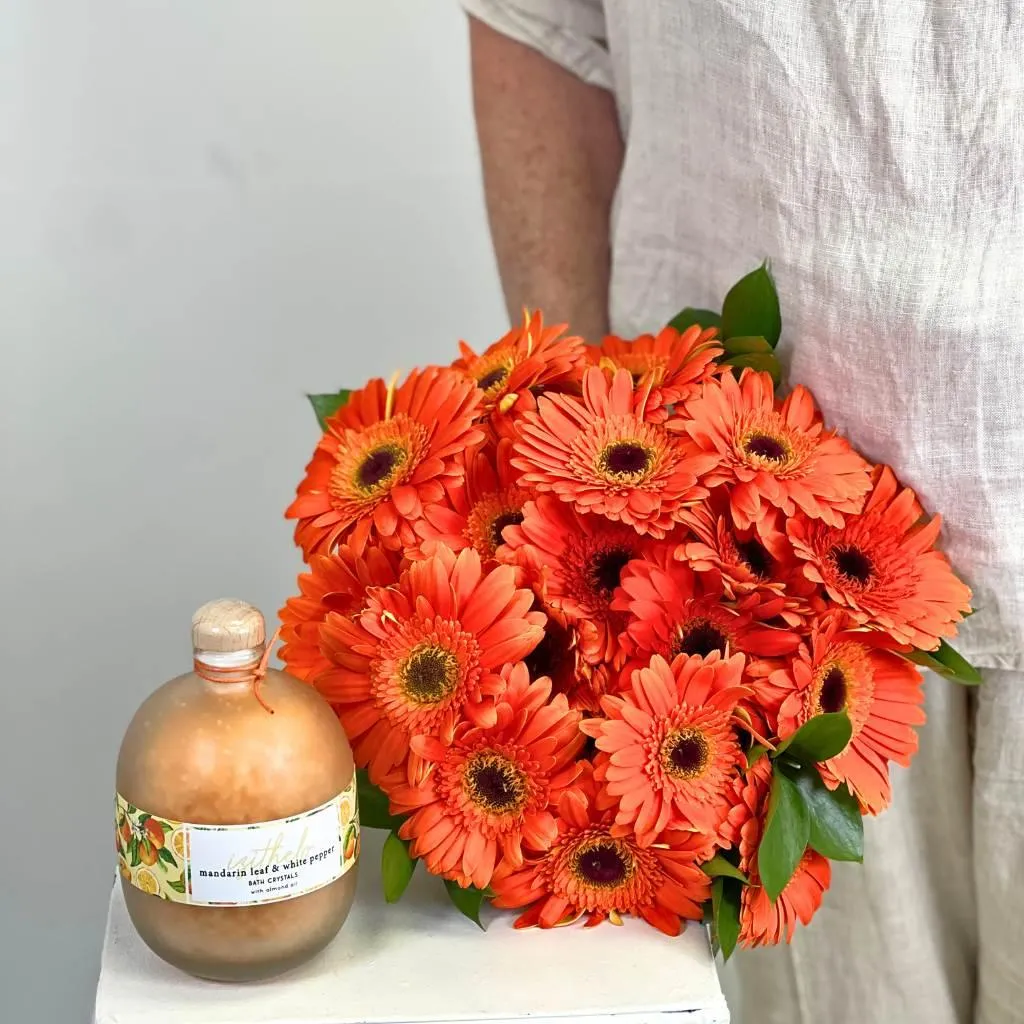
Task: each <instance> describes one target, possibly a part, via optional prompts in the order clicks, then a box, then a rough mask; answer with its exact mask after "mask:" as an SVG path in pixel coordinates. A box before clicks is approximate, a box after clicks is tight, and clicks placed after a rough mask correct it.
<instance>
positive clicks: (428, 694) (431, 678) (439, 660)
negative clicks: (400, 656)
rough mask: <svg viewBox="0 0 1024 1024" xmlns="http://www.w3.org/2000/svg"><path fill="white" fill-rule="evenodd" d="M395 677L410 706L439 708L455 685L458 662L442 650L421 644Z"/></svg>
mask: <svg viewBox="0 0 1024 1024" xmlns="http://www.w3.org/2000/svg"><path fill="white" fill-rule="evenodd" d="M398 677H399V681H400V683H401V687H402V692H403V693H404V694H405V696H406V697H407V698H408V699H409V700H410V701H411V702H412V703H414V704H421V705H422V704H440V703H441V702H442V701H444V700H446V699H447V698H448V697H450V696H451V695H452V693H454V692H455V688H456V687H457V686H458V684H459V661H458V658H456V657H455V655H454V654H452V653H451V651H446V650H445V649H444V648H443V647H437V646H434V645H431V644H421V645H420V646H418V647H415V648H413V650H412V651H411V652H410V654H409V656H408V657H407V658H406V659H405V660H404V661H403V662H402V663H401V665H399V668H398Z"/></svg>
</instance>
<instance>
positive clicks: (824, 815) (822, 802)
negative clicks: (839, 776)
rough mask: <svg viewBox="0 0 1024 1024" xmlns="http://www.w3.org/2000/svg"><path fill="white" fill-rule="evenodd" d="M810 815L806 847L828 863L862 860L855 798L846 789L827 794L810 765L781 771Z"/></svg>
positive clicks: (861, 826) (861, 822) (860, 826)
mask: <svg viewBox="0 0 1024 1024" xmlns="http://www.w3.org/2000/svg"><path fill="white" fill-rule="evenodd" d="M782 772H783V773H784V774H785V776H786V778H788V779H789V780H790V781H791V782H792V783H793V785H794V786H796V788H797V789H798V790H799V791H800V797H801V799H802V800H803V802H804V806H806V808H807V812H808V814H809V815H810V820H811V831H810V838H809V845H810V847H811V849H813V850H817V851H818V853H820V854H821V855H822V857H828V859H829V860H852V861H856V862H857V863H858V864H859V863H861V862H862V861H863V860H864V819H863V817H862V816H861V813H860V807H859V806H858V804H857V800H856V798H855V797H854V796H853V795H852V794H851V793H850V791H849V790H848V789H847V788H846V786H840V787H839V788H838V789H835V790H830V789H829V788H828V787H827V786H826V785H825V783H824V782H822V780H821V775H820V774H819V772H818V769H817V768H815V767H814V766H813V765H808V766H806V767H804V768H789V767H787V766H783V767H782Z"/></svg>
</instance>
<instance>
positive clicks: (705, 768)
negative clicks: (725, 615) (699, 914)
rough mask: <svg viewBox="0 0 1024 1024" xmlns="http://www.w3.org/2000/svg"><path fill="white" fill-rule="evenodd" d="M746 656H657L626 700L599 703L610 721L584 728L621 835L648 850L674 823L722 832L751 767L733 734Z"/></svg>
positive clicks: (594, 720) (597, 775)
mask: <svg viewBox="0 0 1024 1024" xmlns="http://www.w3.org/2000/svg"><path fill="white" fill-rule="evenodd" d="M744 662H745V659H744V657H743V655H742V654H737V655H734V656H733V657H731V658H728V659H723V658H721V657H720V656H719V654H718V652H717V651H716V652H715V653H713V654H711V655H710V656H709V657H707V658H701V657H699V656H697V655H694V656H693V657H690V658H686V657H680V658H677V659H676V660H675V661H674V662H673V663H672V664H671V665H669V663H668V662H667V661H666V660H665V659H664V658H662V657H660V656H658V655H655V656H654V657H653V658H652V659H651V664H650V667H649V668H643V669H639V670H638V671H637V672H635V673H634V674H633V682H632V686H631V688H630V689H629V690H628V691H627V692H625V693H624V694H623V695H622V696H621V697H616V696H606V697H603V698H602V699H601V709H602V711H604V713H605V715H606V716H607V718H590V719H587V720H585V721H584V722H583V725H582V726H581V728H582V729H583V731H584V732H585V733H586V734H587V735H588V736H593V737H594V739H595V741H596V742H597V749H598V750H599V751H601V752H603V753H604V754H605V755H607V756H605V757H602V758H599V759H598V763H597V767H596V770H595V772H594V777H595V779H597V781H599V782H603V783H604V788H605V791H606V792H607V794H608V796H609V797H610V798H613V799H614V800H615V801H616V802H617V804H618V809H617V811H616V815H615V825H616V830H617V831H625V832H635V834H636V840H637V842H638V843H639V844H640V846H642V847H647V846H650V845H651V843H653V842H654V841H655V840H656V839H657V837H658V834H659V833H660V832H661V831H663V830H664V829H666V828H668V827H669V826H672V827H674V828H684V829H690V830H693V831H696V832H703V833H705V834H714V833H716V832H717V831H718V829H719V827H720V825H721V823H722V819H723V818H724V817H725V815H726V813H727V812H728V810H729V800H728V796H729V791H730V789H731V787H732V781H733V778H734V777H735V775H736V772H737V770H738V769H739V768H740V767H742V766H744V765H745V764H746V757H745V756H744V754H743V751H742V750H741V749H740V745H739V741H738V739H737V736H736V733H735V732H734V730H733V723H732V716H733V712H734V711H735V709H736V705H737V703H738V701H739V700H740V699H741V698H743V697H745V696H747V695H748V693H749V690H747V688H746V687H744V686H743V685H742V679H743V666H744Z"/></svg>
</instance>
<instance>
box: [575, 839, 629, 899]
mask: <svg viewBox="0 0 1024 1024" xmlns="http://www.w3.org/2000/svg"><path fill="white" fill-rule="evenodd" d="M570 871H572V873H573V875H574V876H575V877H576V879H577V881H579V882H581V883H582V884H583V885H585V886H587V887H588V888H592V889H617V888H618V887H619V886H621V885H625V884H626V883H627V882H628V881H629V880H630V879H631V878H632V877H633V874H634V873H635V871H636V860H635V859H634V857H633V854H632V853H631V852H630V850H629V849H628V847H627V846H626V845H625V844H624V843H621V842H619V841H618V840H616V839H612V838H611V837H610V836H601V837H599V838H594V839H590V840H586V841H584V842H582V843H580V845H579V847H577V849H576V851H575V853H574V855H573V858H572V861H571V864H570Z"/></svg>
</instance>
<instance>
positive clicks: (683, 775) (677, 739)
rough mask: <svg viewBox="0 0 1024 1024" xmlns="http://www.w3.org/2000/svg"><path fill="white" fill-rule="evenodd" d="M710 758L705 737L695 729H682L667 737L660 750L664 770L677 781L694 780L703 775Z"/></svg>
mask: <svg viewBox="0 0 1024 1024" xmlns="http://www.w3.org/2000/svg"><path fill="white" fill-rule="evenodd" d="M710 756H711V751H710V748H709V746H708V741H707V737H705V736H704V734H703V733H701V732H698V731H697V730H696V729H684V730H683V731H682V732H679V733H676V734H675V735H674V736H669V738H668V740H667V741H666V743H665V746H664V747H663V748H662V760H663V762H664V763H665V769H666V771H668V773H669V774H670V775H672V776H673V777H674V778H677V779H695V778H697V776H698V775H701V774H703V772H704V770H705V769H706V768H707V766H708V761H709V760H710Z"/></svg>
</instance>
